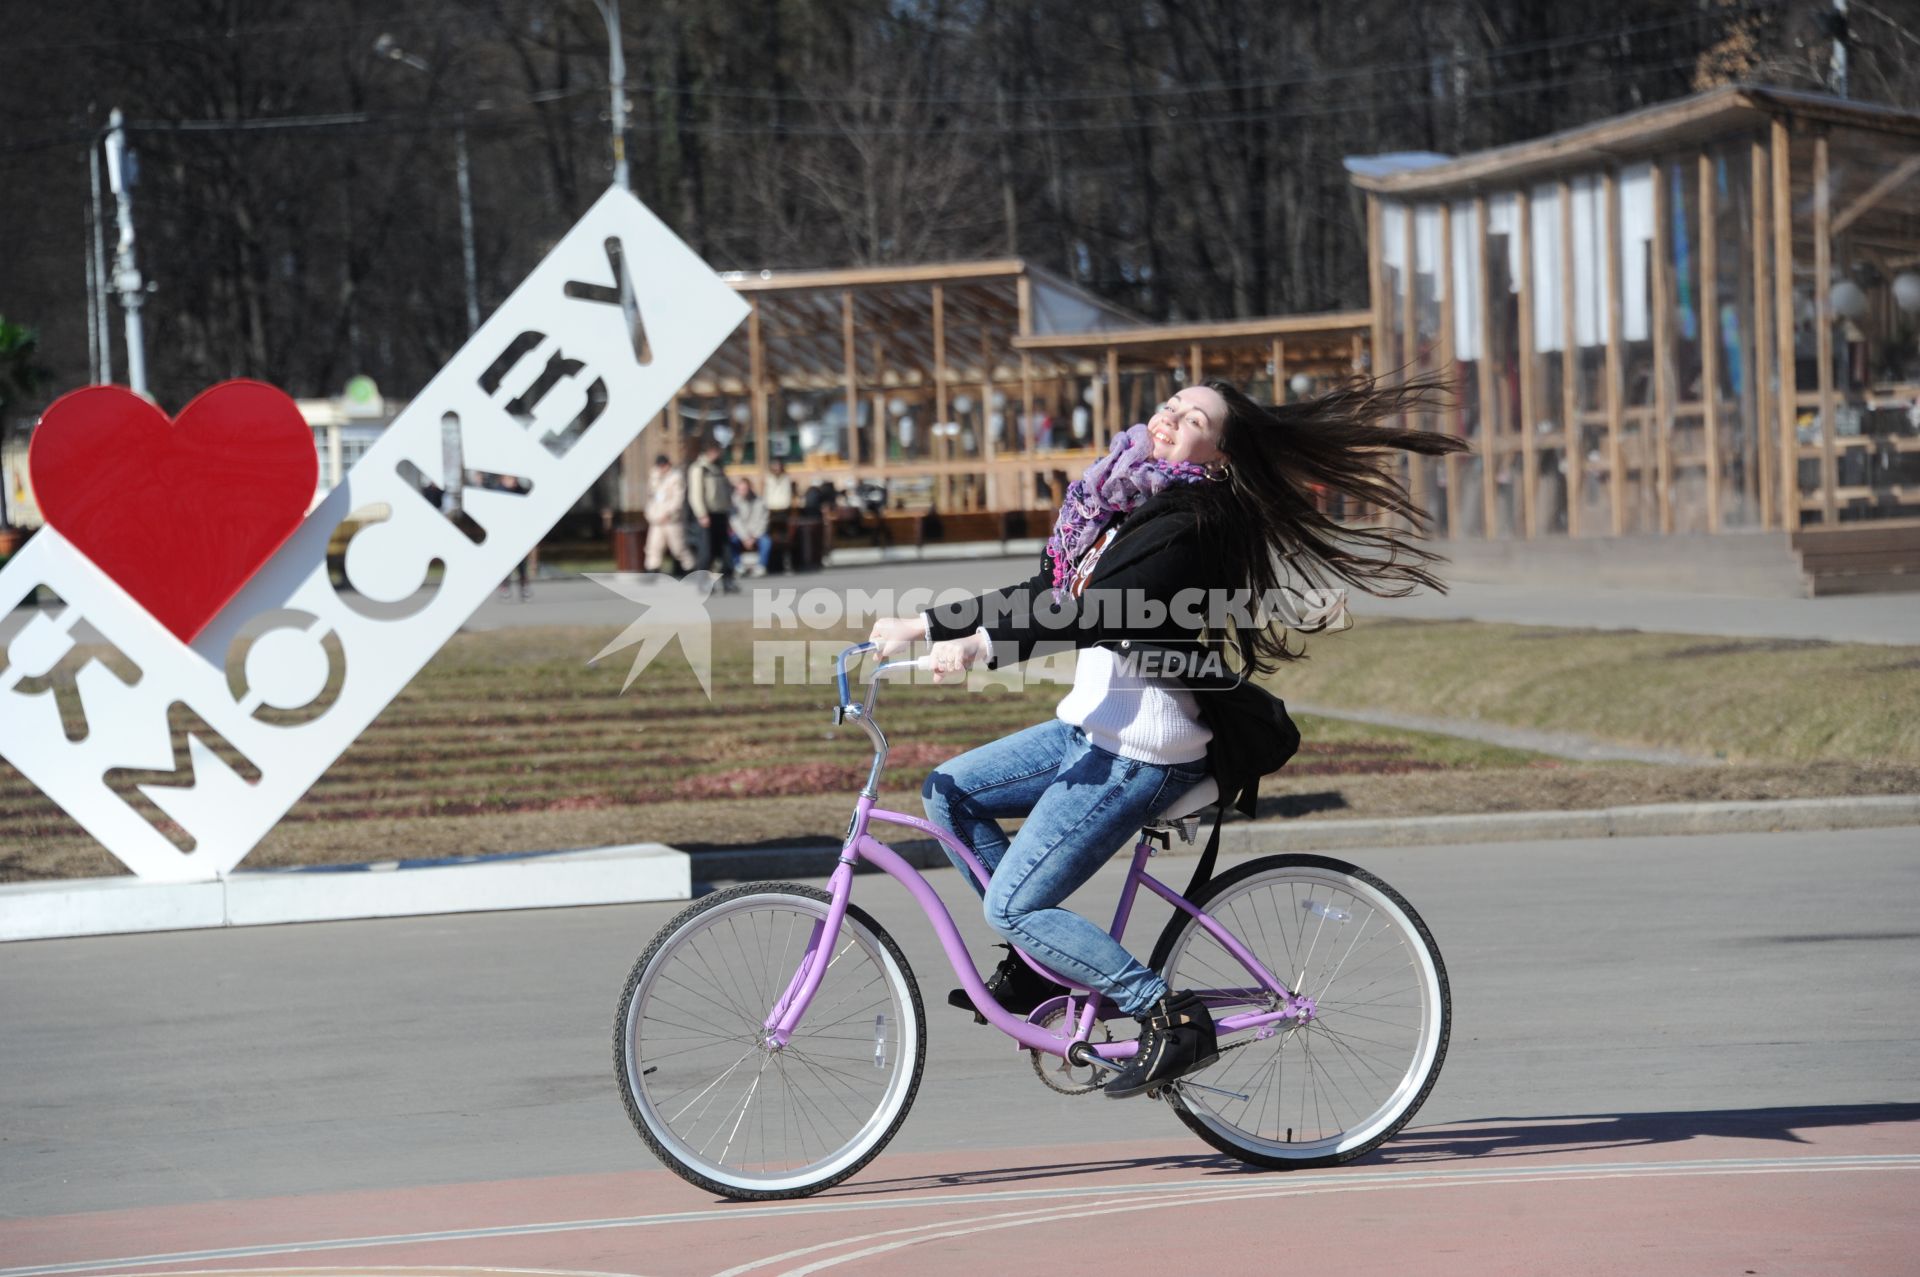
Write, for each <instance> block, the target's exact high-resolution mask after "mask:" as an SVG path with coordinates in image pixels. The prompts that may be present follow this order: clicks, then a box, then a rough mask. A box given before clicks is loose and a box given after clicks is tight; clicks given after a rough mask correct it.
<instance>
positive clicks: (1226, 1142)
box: [1148, 853, 1453, 1171]
mask: <svg viewBox="0 0 1920 1277" xmlns="http://www.w3.org/2000/svg"><path fill="white" fill-rule="evenodd" d="M1294 867H1299V868H1314V869H1321V870H1326V871H1328V872H1331V873H1338V874H1344V875H1348V876H1350V877H1353V878H1355V879H1358V880H1359V881H1361V882H1364V883H1366V884H1367V885H1368V886H1369V887H1372V888H1373V889H1374V890H1376V891H1379V892H1380V893H1382V894H1383V895H1385V896H1386V897H1387V898H1388V899H1389V900H1391V901H1392V902H1393V903H1394V906H1395V907H1396V908H1398V909H1399V910H1400V911H1401V912H1402V913H1403V914H1405V915H1406V917H1407V921H1408V922H1409V923H1411V924H1412V926H1413V929H1414V933H1415V934H1416V935H1417V936H1418V937H1419V939H1420V942H1421V943H1422V944H1423V945H1424V946H1425V947H1426V950H1427V955H1428V957H1429V958H1431V960H1432V962H1433V969H1434V974H1435V976H1436V977H1437V978H1438V981H1439V988H1440V1041H1439V1045H1438V1047H1437V1048H1436V1049H1435V1051H1434V1055H1433V1063H1432V1064H1431V1065H1429V1066H1428V1069H1427V1075H1426V1077H1425V1078H1424V1079H1422V1080H1421V1084H1420V1087H1419V1090H1418V1091H1417V1092H1416V1093H1415V1095H1414V1097H1413V1100H1412V1102H1411V1103H1409V1104H1408V1105H1407V1106H1406V1108H1405V1109H1404V1110H1403V1111H1402V1112H1401V1113H1400V1115H1399V1116H1398V1117H1396V1118H1395V1119H1394V1120H1393V1122H1392V1123H1390V1124H1389V1125H1388V1126H1387V1127H1386V1128H1385V1129H1384V1130H1382V1131H1380V1132H1379V1133H1378V1134H1377V1135H1375V1136H1374V1137H1373V1138H1372V1139H1370V1140H1367V1141H1366V1142H1365V1143H1363V1144H1360V1145H1358V1146H1356V1147H1354V1148H1351V1149H1343V1150H1341V1151H1340V1152H1337V1153H1331V1154H1327V1155H1325V1156H1321V1157H1303V1158H1276V1157H1270V1156H1266V1155H1264V1154H1261V1153H1259V1152H1257V1151H1255V1150H1252V1149H1248V1148H1246V1147H1244V1146H1242V1145H1239V1144H1236V1143H1235V1142H1234V1141H1233V1140H1231V1139H1229V1138H1228V1137H1226V1136H1223V1135H1221V1134H1219V1133H1218V1132H1216V1131H1215V1130H1214V1129H1213V1128H1212V1127H1210V1126H1208V1125H1207V1124H1206V1123H1204V1122H1202V1121H1200V1120H1199V1119H1198V1118H1196V1117H1194V1116H1193V1115H1192V1114H1191V1113H1190V1112H1188V1111H1187V1109H1186V1107H1185V1106H1184V1105H1183V1104H1182V1103H1181V1101H1180V1097H1179V1095H1178V1094H1177V1092H1176V1090H1175V1089H1173V1088H1168V1089H1166V1090H1164V1091H1162V1093H1161V1094H1162V1096H1163V1098H1165V1099H1166V1101H1167V1104H1168V1107H1170V1108H1171V1109H1173V1111H1174V1115H1175V1116H1177V1117H1178V1118H1179V1119H1180V1121H1181V1124H1182V1125H1184V1126H1185V1127H1186V1128H1187V1129H1188V1130H1190V1131H1192V1132H1193V1133H1194V1134H1195V1135H1198V1136H1199V1137H1200V1138H1201V1139H1203V1140H1205V1141H1206V1142H1207V1143H1208V1144H1210V1145H1212V1146H1213V1147H1214V1148H1216V1149H1218V1150H1219V1151H1220V1152H1222V1153H1226V1154H1227V1155H1229V1156H1231V1157H1234V1158H1237V1159H1239V1160H1240V1161H1243V1162H1247V1163H1248V1164H1250V1165H1254V1166H1262V1167H1265V1168H1267V1169H1269V1170H1276V1171H1301V1170H1314V1169H1317V1168H1321V1167H1327V1166H1339V1165H1342V1164H1344V1163H1347V1162H1351V1161H1353V1160H1354V1159H1355V1158H1359V1157H1364V1156H1366V1155H1367V1154H1368V1153H1371V1152H1372V1151H1373V1150H1374V1149H1376V1148H1379V1147H1380V1146H1381V1145H1382V1144H1384V1143H1386V1142H1387V1141H1388V1140H1390V1139H1392V1138H1393V1137H1394V1136H1395V1135H1398V1134H1399V1133H1400V1131H1401V1130H1402V1129H1403V1128H1404V1127H1405V1126H1406V1124H1407V1123H1408V1122H1410V1121H1411V1120H1413V1116H1414V1114H1416V1113H1418V1112H1419V1111H1420V1108H1421V1106H1422V1105H1423V1104H1425V1103H1426V1102H1427V1097H1428V1096H1430V1095H1431V1094H1432V1093H1433V1088H1434V1085H1435V1083H1437V1082H1438V1081H1439V1080H1440V1070H1441V1067H1442V1066H1443V1065H1444V1064H1445V1063H1446V1060H1447V1046H1448V1044H1449V1042H1450V1041H1451V1040H1452V1037H1453V991H1452V986H1451V985H1450V984H1449V983H1448V980H1447V966H1446V963H1445V961H1443V960H1442V958H1441V956H1440V946H1439V945H1438V944H1436V943H1435V942H1434V939H1433V932H1432V931H1431V930H1429V929H1428V927H1427V924H1426V920H1425V919H1423V918H1422V917H1421V916H1420V914H1419V913H1418V911H1416V910H1415V909H1414V907H1413V906H1412V905H1411V904H1409V903H1408V902H1407V898H1406V897H1405V896H1403V895H1401V894H1400V893H1399V892H1398V891H1396V890H1394V889H1393V888H1392V887H1391V886H1389V885H1388V884H1387V883H1386V882H1385V881H1383V880H1382V879H1381V878H1379V877H1378V876H1376V875H1374V874H1372V873H1369V872H1367V871H1366V870H1365V869H1362V868H1360V867H1359V866H1358V865H1355V864H1351V863H1349V862H1347V861H1344V860H1336V859H1335V858H1333V857H1332V856H1315V855H1307V854H1304V853H1290V854H1286V855H1275V856H1262V857H1260V858H1259V859H1257V860H1249V861H1246V862H1245V863H1243V864H1239V865H1235V866H1234V867H1233V868H1232V869H1230V870H1228V871H1227V872H1226V873H1223V874H1221V875H1219V876H1218V877H1216V878H1213V879H1212V880H1210V881H1209V882H1208V883H1207V886H1206V887H1205V888H1204V889H1203V890H1202V891H1201V893H1200V899H1198V900H1195V901H1192V902H1190V903H1192V904H1193V905H1195V906H1196V907H1198V908H1200V909H1206V908H1207V906H1208V904H1209V903H1210V902H1212V901H1214V900H1216V899H1218V898H1219V897H1220V896H1221V895H1223V894H1225V893H1226V892H1228V891H1231V890H1232V889H1233V888H1234V887H1236V886H1238V885H1239V884H1240V883H1242V882H1244V881H1246V880H1247V879H1248V878H1252V877H1255V876H1257V875H1259V874H1262V873H1266V872H1269V871H1271V870H1274V869H1282V868H1294ZM1197 925H1199V924H1197V923H1196V922H1195V921H1194V920H1193V919H1192V918H1191V917H1190V916H1189V915H1187V914H1186V913H1184V912H1181V911H1180V910H1175V911H1174V915H1173V917H1171V918H1169V919H1168V920H1167V925H1166V927H1165V928H1164V929H1163V930H1162V931H1161V933H1160V938H1159V940H1158V941H1156V942H1155V944H1154V946H1153V957H1152V959H1151V961H1149V963H1148V965H1149V966H1151V967H1152V968H1153V969H1154V970H1155V971H1159V972H1161V973H1162V975H1165V973H1166V971H1165V968H1166V963H1167V960H1168V959H1169V958H1170V957H1171V956H1172V953H1173V948H1174V945H1175V944H1176V943H1177V942H1178V939H1179V937H1180V936H1181V935H1182V934H1183V933H1184V932H1185V931H1186V930H1187V929H1188V928H1189V927H1193V926H1197Z"/></svg>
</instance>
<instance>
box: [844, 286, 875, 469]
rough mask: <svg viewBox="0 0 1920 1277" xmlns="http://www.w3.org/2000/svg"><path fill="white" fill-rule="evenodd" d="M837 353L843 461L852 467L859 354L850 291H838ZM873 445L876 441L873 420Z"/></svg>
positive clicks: (856, 461) (856, 448) (856, 453)
mask: <svg viewBox="0 0 1920 1277" xmlns="http://www.w3.org/2000/svg"><path fill="white" fill-rule="evenodd" d="M840 353H841V358H842V360H843V362H844V364H845V367H844V369H843V372H842V379H843V380H844V381H845V383H846V387H847V460H848V462H850V463H851V464H852V465H853V466H854V467H856V468H858V466H859V465H860V356H859V352H858V351H857V349H856V348H855V346H854V339H853V290H852V289H851V288H843V289H841V290H840ZM873 424H874V426H875V427H876V429H875V431H874V438H873V442H874V444H876V445H877V444H878V443H879V442H880V434H879V430H878V429H877V427H878V426H879V424H880V423H879V422H874V423H873Z"/></svg>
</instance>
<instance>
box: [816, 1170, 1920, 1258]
mask: <svg viewBox="0 0 1920 1277" xmlns="http://www.w3.org/2000/svg"><path fill="white" fill-rule="evenodd" d="M1884 1169H1888V1168H1886V1167H1875V1166H1821V1167H1801V1166H1781V1167H1777V1168H1762V1167H1747V1168H1742V1169H1740V1170H1731V1171H1726V1170H1723V1171H1713V1170H1684V1171H1678V1172H1674V1173H1671V1174H1665V1173H1659V1172H1654V1173H1647V1172H1627V1171H1611V1172H1606V1173H1602V1174H1596V1175H1556V1176H1551V1177H1544V1176H1530V1175H1525V1174H1520V1175H1516V1176H1515V1177H1513V1178H1512V1179H1508V1180H1479V1181H1464V1180H1463V1181H1453V1182H1447V1181H1427V1182H1425V1183H1417V1184H1414V1183H1406V1184H1396V1183H1368V1184H1353V1185H1351V1186H1342V1187H1335V1188H1312V1189H1244V1190H1241V1191H1239V1192H1229V1193H1223V1194H1220V1195H1217V1196H1202V1195H1199V1194H1181V1195H1178V1196H1175V1197H1170V1198H1165V1199H1160V1200H1155V1201H1150V1202H1145V1203H1137V1204H1134V1205H1130V1206H1117V1205H1113V1204H1111V1203H1103V1204H1102V1205H1100V1206H1099V1207H1097V1208H1084V1209H1072V1210H1057V1211H1055V1212H1054V1213H1052V1214H1050V1215H1048V1216H1047V1217H1045V1218H1037V1219H1001V1218H998V1217H996V1216H991V1215H990V1216H986V1217H984V1218H982V1219H980V1220H974V1221H969V1222H968V1223H967V1224H966V1225H965V1226H962V1227H951V1226H949V1227H947V1228H946V1229H945V1231H942V1232H931V1233H925V1234H923V1235H922V1236H918V1237H908V1238H904V1239H901V1240H896V1241H891V1242H885V1243H883V1244H881V1245H878V1246H868V1247H866V1248H864V1249H861V1250H856V1251H852V1252H850V1253H848V1254H845V1255H837V1256H834V1257H832V1258H828V1259H821V1260H818V1261H816V1262H814V1263H811V1264H807V1265H805V1266H803V1267H800V1268H789V1269H787V1270H786V1271H784V1272H782V1273H781V1274H780V1277H810V1275H811V1274H813V1273H818V1272H822V1271H824V1270H826V1269H828V1268H835V1267H838V1266H839V1265H841V1264H849V1263H853V1262H854V1261H856V1260H861V1259H870V1258H872V1257H873V1256H875V1255H883V1254H887V1253H889V1252H891V1251H896V1250H902V1249H905V1248H906V1247H908V1246H918V1245H921V1244H923V1243H925V1242H932V1241H944V1240H948V1239H950V1238H956V1237H971V1236H974V1235H975V1234H978V1233H992V1232H1000V1231H1003V1230H1005V1229H1009V1228H1025V1227H1028V1226H1029V1225H1033V1224H1051V1223H1059V1222H1062V1221H1064V1220H1069V1219H1091V1218H1095V1217H1097V1216H1101V1215H1117V1214H1127V1213H1130V1212H1132V1211H1136V1210H1163V1209H1167V1208H1170V1207H1175V1206H1182V1207H1185V1206H1206V1205H1216V1204H1219V1203H1223V1202H1241V1201H1254V1200H1270V1199H1273V1198H1282V1197H1305V1196H1310V1195H1314V1194H1319V1193H1329V1192H1332V1193H1380V1192H1396V1191H1402V1190H1405V1189H1413V1188H1469V1187H1478V1186H1482V1185H1485V1184H1489V1183H1510V1184H1540V1183H1567V1182H1580V1181H1585V1180H1608V1179H1632V1178H1683V1177H1692V1176H1710V1175H1783V1174H1814V1173H1821V1172H1825V1173H1835V1172H1841V1171H1855V1170H1884ZM1898 1169H1920V1167H1904V1168H1898ZM902 1231H905V1230H902ZM858 1240H862V1239H857V1238H848V1239H847V1241H846V1243H843V1244H851V1243H853V1242H855V1241H858ZM828 1248H829V1247H816V1248H814V1249H828Z"/></svg>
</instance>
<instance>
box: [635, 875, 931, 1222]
mask: <svg viewBox="0 0 1920 1277" xmlns="http://www.w3.org/2000/svg"><path fill="white" fill-rule="evenodd" d="M828 903H829V901H828V897H827V894H826V893H825V892H823V891H819V890H816V889H815V888H812V887H805V886H800V885H797V884H794V883H768V882H761V883H748V884H745V885H742V886H738V887H733V888H730V889H728V890H726V891H722V892H718V893H716V894H714V895H711V896H708V897H707V898H706V899H704V900H702V901H701V902H700V903H698V904H696V905H694V906H693V907H692V908H690V909H688V910H687V911H686V912H685V913H682V914H681V915H680V916H679V917H677V918H675V919H674V920H673V921H672V922H670V923H668V924H667V925H666V927H665V928H664V929H662V930H661V932H660V934H659V935H658V936H656V937H655V938H654V941H653V943H652V944H651V945H650V946H649V947H648V948H647V951H646V952H645V953H644V954H642V955H641V957H640V960H639V962H637V963H636V964H635V965H634V968H633V974H632V975H631V976H630V977H629V978H628V980H627V987H626V992H625V993H624V994H623V995H622V997H621V1000H620V1012H619V1015H618V1017H617V1018H616V1019H615V1021H614V1043H613V1053H614V1062H615V1071H616V1072H617V1073H618V1075H619V1080H620V1093H621V1096H622V1098H624V1099H625V1101H626V1105H627V1115H628V1116H629V1117H631V1118H632V1119H633V1124H634V1127H635V1129H637V1130H638V1131H639V1133H640V1138H641V1139H643V1140H645V1141H646V1143H647V1145H648V1147H650V1148H651V1149H652V1150H653V1151H654V1153H655V1154H656V1155H657V1156H658V1157H659V1158H660V1160H661V1161H662V1162H663V1163H665V1164H666V1165H667V1167H668V1168H669V1169H671V1170H673V1171H675V1172H676V1173H678V1174H679V1175H680V1176H681V1177H682V1178H684V1179H687V1180H690V1181H691V1182H693V1183H695V1184H698V1185H700V1186H701V1187H702V1188H705V1189H707V1190H709V1191H710V1192H715V1193H719V1194H721V1195H722V1196H725V1197H732V1198H738V1199H741V1200H747V1201H765V1200H768V1199H772V1198H781V1197H802V1196H805V1195H806V1194H809V1193H817V1192H819V1191H820V1190H821V1189H823V1188H826V1187H828V1186H830V1185H833V1184H837V1183H839V1182H840V1181H841V1180H843V1179H845V1178H846V1177H847V1176H849V1175H851V1174H853V1173H854V1172H855V1171H857V1170H859V1169H860V1168H861V1167H862V1166H865V1165H866V1164H867V1162H869V1161H870V1160H872V1158H873V1157H874V1155H875V1154H877V1153H879V1151H880V1150H881V1149H882V1148H884V1147H885V1146H886V1143H887V1141H888V1140H890V1139H892V1138H893V1134H894V1132H895V1131H897V1130H898V1129H899V1128H900V1123H901V1122H902V1121H903V1120H904V1119H905V1118H906V1115H907V1109H908V1108H909V1107H910V1106H911V1105H912V1103H913V1097H914V1094H915V1093H916V1092H917V1091H918V1090H919V1088H920V1074H921V1070H922V1069H923V1068H924V1067H925V1064H926V1047H927V1040H926V1016H925V1014H924V1012H923V1009H922V1006H921V1002H920V989H919V986H918V985H916V984H915V983H914V979H913V973H912V970H911V969H910V968H909V967H908V966H907V961H906V958H905V957H904V956H903V955H902V954H901V952H900V948H899V946H898V945H897V944H895V943H894V940H893V937H892V936H889V935H888V934H887V933H886V932H885V931H884V930H882V929H881V927H880V925H879V924H878V923H876V922H875V921H874V920H873V919H872V918H871V917H870V916H868V915H867V914H866V913H865V912H864V911H862V910H860V909H858V908H856V907H854V906H852V905H849V906H848V907H847V916H846V921H845V923H844V924H843V925H842V927H841V930H840V933H839V935H837V936H834V937H831V938H830V940H828V941H823V949H822V952H823V955H824V957H825V959H826V961H827V963H828V965H827V971H826V976H825V977H824V978H823V979H822V981H821V983H820V989H819V992H818V993H817V994H816V995H815V996H814V999H813V1002H812V1004H811V1005H810V1006H809V1007H808V1009H807V1014H806V1016H805V1017H804V1018H803V1019H802V1021H801V1023H800V1025H799V1027H798V1028H796V1029H795V1031H794V1033H793V1037H792V1039H791V1041H789V1042H788V1043H787V1044H786V1045H785V1046H784V1047H776V1046H774V1045H772V1044H771V1043H769V1042H768V1040H767V1032H766V1029H765V1025H766V1021H767V1016H768V1013H769V1012H770V1011H771V1010H772V1008H773V1007H774V1006H775V1004H776V1003H778V1002H779V1001H780V999H781V997H782V995H783V994H785V993H786V992H787V991H788V989H789V987H790V984H791V982H792V981H793V979H794V975H795V972H796V971H797V970H798V969H799V966H800V963H801V961H802V959H803V958H804V956H805V954H806V951H807V946H808V943H809V941H810V939H811V938H812V936H813V933H814V931H815V929H816V928H817V927H818V926H820V925H821V924H824V923H825V921H826V917H827V908H828Z"/></svg>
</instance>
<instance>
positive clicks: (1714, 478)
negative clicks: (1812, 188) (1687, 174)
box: [1695, 150, 1720, 532]
mask: <svg viewBox="0 0 1920 1277" xmlns="http://www.w3.org/2000/svg"><path fill="white" fill-rule="evenodd" d="M1695 164H1696V166H1697V167H1698V169H1699V174H1700V198H1699V203H1700V290H1699V294H1698V295H1699V298H1700V305H1699V310H1700V382H1701V387H1702V392H1703V393H1702V395H1701V407H1702V410H1703V411H1704V412H1705V413H1706V431H1707V531H1709V532H1718V531H1719V530H1720V228H1719V226H1717V225H1716V224H1715V223H1716V221H1717V219H1718V216H1719V200H1718V198H1717V196H1718V194H1719V193H1718V192H1717V191H1715V190H1714V181H1713V156H1711V155H1709V154H1708V153H1707V152H1706V151H1705V150H1702V151H1701V152H1700V158H1699V159H1698V160H1697V161H1695Z"/></svg>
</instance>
